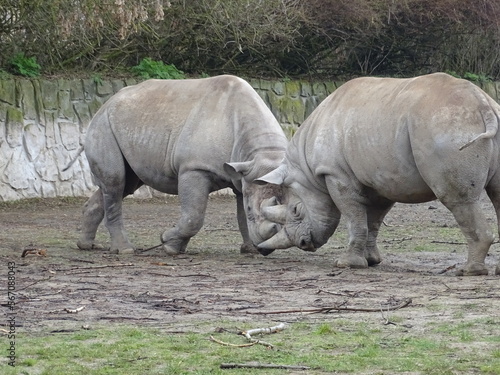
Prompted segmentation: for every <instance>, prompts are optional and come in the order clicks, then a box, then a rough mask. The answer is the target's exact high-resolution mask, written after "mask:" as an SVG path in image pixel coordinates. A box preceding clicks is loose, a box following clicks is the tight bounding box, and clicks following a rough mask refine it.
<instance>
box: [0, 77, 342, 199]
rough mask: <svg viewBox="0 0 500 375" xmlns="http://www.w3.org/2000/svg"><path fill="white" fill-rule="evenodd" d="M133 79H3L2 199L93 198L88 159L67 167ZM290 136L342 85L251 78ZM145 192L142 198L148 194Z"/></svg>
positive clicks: (0, 119) (0, 92)
mask: <svg viewBox="0 0 500 375" xmlns="http://www.w3.org/2000/svg"><path fill="white" fill-rule="evenodd" d="M135 83H137V82H136V81H135V80H134V79H126V80H125V79H123V80H121V79H115V80H106V81H101V82H96V81H94V80H92V79H54V80H50V79H9V80H0V201H10V200H17V199H23V198H50V197H60V196H88V195H90V194H91V192H92V191H94V190H95V186H94V185H93V183H92V178H91V174H90V170H89V167H88V164H87V160H86V158H85V155H84V154H82V156H81V157H80V158H79V159H78V161H77V162H76V163H75V164H74V165H73V167H72V168H70V169H69V170H68V171H66V172H63V171H62V169H63V168H64V167H65V166H66V165H67V163H68V162H69V161H70V160H71V159H72V157H73V155H75V153H76V151H77V149H78V148H79V146H80V144H82V143H83V142H84V139H85V132H86V129H87V126H88V124H89V122H90V120H91V118H92V116H93V115H94V114H95V113H96V111H97V110H98V109H99V108H100V106H101V105H103V104H104V103H105V102H106V100H107V99H109V98H110V97H111V96H112V95H113V94H114V93H116V92H117V91H118V90H119V89H121V88H122V87H124V86H128V85H131V84H135ZM250 83H251V85H252V86H253V87H254V88H255V89H256V90H257V92H258V93H259V94H260V95H261V97H262V98H263V99H264V100H265V102H266V103H267V104H268V105H269V107H270V108H271V110H272V112H273V113H274V115H275V116H276V118H277V119H278V121H279V122H280V123H281V125H282V126H283V129H284V130H285V132H287V134H292V133H293V132H294V130H295V129H296V128H297V127H298V126H299V125H300V124H301V123H302V122H303V121H304V119H305V118H306V117H307V115H309V114H310V113H311V112H312V110H313V109H314V108H315V107H316V106H317V105H318V104H319V103H320V102H321V101H322V100H323V99H324V98H325V97H326V96H327V95H328V94H329V93H331V92H332V91H333V90H334V89H335V88H336V87H337V86H339V85H340V84H335V83H334V82H328V83H311V82H304V81H303V82H299V81H286V82H282V81H276V82H271V81H265V80H250ZM151 194H152V192H151V191H150V190H149V189H141V191H140V192H139V193H138V194H137V195H139V196H149V195H151Z"/></svg>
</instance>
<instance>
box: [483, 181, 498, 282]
mask: <svg viewBox="0 0 500 375" xmlns="http://www.w3.org/2000/svg"><path fill="white" fill-rule="evenodd" d="M499 180H500V177H499V176H498V175H496V176H495V178H493V179H492V180H491V182H490V185H488V186H487V187H486V192H487V193H488V197H489V198H490V200H491V203H493V207H494V208H495V212H496V216H497V231H498V233H499V234H500V181H499ZM495 275H500V263H498V264H497V266H496V268H495Z"/></svg>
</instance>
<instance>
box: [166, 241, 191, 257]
mask: <svg viewBox="0 0 500 375" xmlns="http://www.w3.org/2000/svg"><path fill="white" fill-rule="evenodd" d="M163 251H164V252H165V254H167V255H170V256H174V255H179V254H185V253H186V249H185V248H184V249H178V248H175V247H173V246H170V245H168V244H166V243H164V244H163Z"/></svg>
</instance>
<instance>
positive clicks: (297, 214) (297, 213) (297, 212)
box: [292, 203, 302, 218]
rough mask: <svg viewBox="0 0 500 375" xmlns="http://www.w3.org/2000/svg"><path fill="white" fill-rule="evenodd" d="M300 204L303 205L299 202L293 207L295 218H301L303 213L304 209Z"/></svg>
mask: <svg viewBox="0 0 500 375" xmlns="http://www.w3.org/2000/svg"><path fill="white" fill-rule="evenodd" d="M300 206H301V205H300V203H298V204H296V205H295V206H293V208H292V215H293V216H294V218H300V216H301V213H302V209H301V207H300Z"/></svg>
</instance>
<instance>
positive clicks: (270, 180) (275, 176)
mask: <svg viewBox="0 0 500 375" xmlns="http://www.w3.org/2000/svg"><path fill="white" fill-rule="evenodd" d="M286 175H287V167H286V165H284V164H281V165H280V166H279V167H278V168H276V169H275V170H273V171H271V172H269V173H268V174H266V175H264V176H262V177H259V178H257V179H255V180H254V181H253V182H254V183H256V184H258V185H265V184H273V185H281V184H282V183H283V182H284V181H285V177H286Z"/></svg>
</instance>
